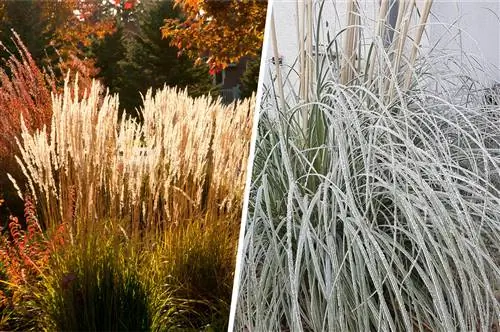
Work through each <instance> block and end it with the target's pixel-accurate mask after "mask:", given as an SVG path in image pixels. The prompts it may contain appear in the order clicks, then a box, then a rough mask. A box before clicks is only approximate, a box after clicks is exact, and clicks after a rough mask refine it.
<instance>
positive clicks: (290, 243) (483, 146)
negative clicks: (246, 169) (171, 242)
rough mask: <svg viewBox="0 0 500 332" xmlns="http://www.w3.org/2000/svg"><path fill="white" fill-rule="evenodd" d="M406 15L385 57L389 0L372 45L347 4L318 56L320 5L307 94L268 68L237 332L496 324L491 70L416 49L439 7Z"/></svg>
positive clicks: (498, 250) (307, 10)
mask: <svg viewBox="0 0 500 332" xmlns="http://www.w3.org/2000/svg"><path fill="white" fill-rule="evenodd" d="M400 4H401V6H400V8H399V13H398V20H397V23H396V29H395V31H394V38H393V40H392V42H391V43H390V44H389V45H388V44H387V43H386V42H385V39H384V38H385V37H384V36H385V31H387V30H386V29H385V28H384V27H385V26H386V24H385V20H386V18H387V13H388V11H387V10H388V1H382V2H381V6H380V11H379V21H377V22H378V24H375V27H374V29H375V31H374V32H373V33H372V35H373V36H374V37H373V38H372V37H370V39H367V38H364V39H363V37H362V36H364V33H365V32H366V31H365V30H364V29H366V27H365V26H364V25H363V24H364V23H363V22H364V21H363V19H362V16H360V15H359V14H360V12H359V10H358V7H357V2H356V1H348V4H347V9H348V10H350V12H351V14H350V15H348V21H347V25H346V26H345V29H343V30H342V31H341V32H340V33H338V34H336V32H337V31H331V32H330V37H329V39H327V40H326V43H325V44H326V45H327V48H326V52H327V53H328V55H329V56H324V57H320V56H316V55H313V52H312V45H313V44H314V43H317V42H318V40H319V38H320V37H318V36H320V35H321V29H324V27H325V25H324V24H321V22H323V21H322V20H323V19H324V16H322V13H321V8H322V2H319V4H316V5H315V6H313V3H312V2H311V1H305V2H301V3H299V4H298V7H297V8H298V13H299V20H300V19H301V18H304V22H306V23H307V22H309V23H308V24H310V27H309V28H307V27H308V25H307V24H305V25H304V26H305V27H306V28H304V29H302V31H301V33H300V36H301V37H300V38H301V41H300V42H299V45H300V49H299V58H298V61H297V62H296V67H295V68H293V71H294V72H296V73H298V77H299V79H300V81H299V85H298V86H299V87H298V88H297V89H296V90H292V91H291V93H290V91H287V89H288V87H290V86H293V85H290V84H287V79H288V78H287V77H288V76H287V73H286V72H285V73H283V72H282V71H283V69H284V67H279V66H278V65H276V66H275V67H273V68H269V70H270V73H271V76H272V82H268V83H269V84H268V87H267V91H266V93H264V100H263V102H262V104H261V116H260V122H259V128H258V131H259V135H258V140H257V144H256V151H255V160H254V166H253V179H252V186H251V190H250V208H249V216H248V222H247V225H246V231H245V241H244V248H243V259H242V266H241V268H242V277H241V280H239V283H240V287H239V297H238V302H237V311H236V324H235V325H236V329H237V330H241V329H245V330H248V331H278V330H284V331H287V330H291V331H372V330H377V331H490V330H491V329H492V328H493V326H494V325H495V324H498V319H499V317H500V305H499V302H498V299H497V298H495V293H496V292H498V290H500V119H499V118H498V112H500V108H499V107H498V105H494V104H493V105H489V104H487V103H486V102H485V98H484V91H485V88H486V87H487V81H486V80H485V77H486V75H487V73H486V72H484V73H482V75H484V76H483V77H474V76H473V72H474V71H473V70H472V69H471V68H470V67H468V66H467V65H466V64H464V63H460V64H459V65H457V63H455V62H454V61H455V60H454V58H453V57H450V56H449V54H446V53H444V52H443V53H441V52H440V51H438V50H439V48H437V49H435V50H433V51H431V52H430V53H422V52H421V49H420V47H419V44H420V40H421V39H422V36H423V34H424V27H425V24H426V21H427V15H428V13H429V11H430V10H431V5H432V1H424V2H423V3H422V4H421V5H420V6H419V7H418V8H417V7H414V5H415V4H414V2H400ZM313 8H315V10H316V12H315V10H313ZM417 9H418V10H417ZM316 15H317V16H316ZM406 18H408V19H406ZM271 29H272V30H274V29H273V27H271ZM273 33H274V31H271V34H273ZM323 42H325V40H323ZM273 43H274V46H275V47H274V49H275V50H277V47H276V44H278V43H279V39H276V38H275V39H274V40H273ZM362 45H368V47H367V48H363V47H361V46H362ZM340 50H341V51H340ZM275 56H277V52H276V53H275ZM463 56H464V57H466V55H465V54H463ZM469 69H470V70H469ZM476 71H477V70H476ZM479 72H481V71H479Z"/></svg>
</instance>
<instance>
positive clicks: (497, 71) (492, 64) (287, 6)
mask: <svg viewBox="0 0 500 332" xmlns="http://www.w3.org/2000/svg"><path fill="white" fill-rule="evenodd" d="M334 2H335V3H336V5H337V11H335V10H334V9H333V8H334V7H333V5H332V4H333V3H334ZM422 2H423V0H417V4H419V3H420V4H421V3H422ZM346 3H347V1H345V0H343V1H333V0H326V5H325V9H324V13H325V14H326V15H328V19H326V20H327V21H329V28H330V30H331V31H332V30H334V28H333V27H335V29H338V28H339V26H341V25H345V22H346V18H345V14H344V13H345V7H346ZM360 3H361V4H362V10H363V12H364V13H366V14H368V15H366V16H367V17H372V18H373V19H374V18H375V13H376V10H377V8H378V4H379V1H378V0H370V1H360ZM271 5H272V8H273V14H274V17H275V22H276V34H277V39H278V48H279V53H280V55H282V56H283V62H284V67H285V68H286V67H287V66H291V65H293V63H294V61H295V59H296V57H297V50H298V41H297V21H298V19H297V10H296V7H297V4H296V1H295V0H273V1H272V3H271ZM325 17H326V16H325ZM429 21H430V24H429V27H428V29H427V31H428V37H429V39H428V40H424V42H423V43H424V46H432V45H434V44H435V43H437V42H438V41H439V42H440V43H441V47H446V48H451V49H460V48H461V49H462V50H464V51H465V52H467V53H470V54H472V55H473V56H474V57H475V59H477V60H478V61H479V62H480V63H481V65H482V66H485V65H486V64H488V67H489V69H490V76H491V78H492V80H493V81H494V80H497V81H499V82H500V1H499V0H479V1H470V0H467V1H464V0H435V1H434V5H433V9H432V14H431V17H430V20H429ZM364 23H365V24H366V23H368V25H370V24H372V21H371V20H370V19H369V20H368V21H367V22H364ZM450 25H451V26H452V28H451V33H450ZM267 28H269V27H267ZM366 30H367V31H370V29H366ZM446 30H448V32H447V33H445V31H446ZM443 35H446V40H445V41H444V40H443ZM270 44H271V43H268V45H267V46H266V47H267V48H268V52H267V54H268V55H269V56H268V57H269V58H270V57H271V56H272V55H273V51H272V47H271V45H270ZM457 53H458V52H457Z"/></svg>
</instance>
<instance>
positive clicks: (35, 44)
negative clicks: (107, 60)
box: [0, 0, 136, 78]
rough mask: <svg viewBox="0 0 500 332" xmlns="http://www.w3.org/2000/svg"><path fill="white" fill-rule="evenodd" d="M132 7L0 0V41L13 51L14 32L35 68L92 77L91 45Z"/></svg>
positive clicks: (130, 3)
mask: <svg viewBox="0 0 500 332" xmlns="http://www.w3.org/2000/svg"><path fill="white" fill-rule="evenodd" d="M135 7H136V0H115V1H84V0H64V1H37V0H24V1H2V2H1V3H0V40H1V41H2V43H3V44H4V45H6V49H9V50H11V49H14V50H15V47H12V46H13V45H12V41H11V36H12V30H15V31H16V32H17V33H18V34H19V36H20V37H21V40H23V42H24V44H25V45H26V47H27V49H28V50H29V52H30V53H31V56H32V57H33V59H34V60H35V61H36V63H37V65H39V66H44V67H51V68H52V69H53V70H54V71H55V72H56V74H58V76H59V77H60V78H62V77H64V76H65V74H66V72H67V70H71V71H73V72H76V71H79V72H80V74H81V76H82V75H83V76H84V77H88V78H92V77H94V76H96V74H97V73H98V68H96V66H95V61H94V58H93V53H92V51H93V50H92V46H93V45H94V44H95V42H96V41H98V40H102V39H103V38H104V37H105V36H106V35H109V34H112V33H113V32H114V31H115V29H116V21H117V19H118V18H121V17H126V16H127V15H128V14H129V13H131V12H133V9H134V8H135ZM9 56H10V54H4V55H3V58H8V57H9Z"/></svg>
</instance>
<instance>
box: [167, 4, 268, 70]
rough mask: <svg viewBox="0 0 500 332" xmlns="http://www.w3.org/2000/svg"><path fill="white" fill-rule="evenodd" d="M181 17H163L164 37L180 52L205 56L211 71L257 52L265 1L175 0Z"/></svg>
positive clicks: (262, 26) (261, 36) (263, 24)
mask: <svg viewBox="0 0 500 332" xmlns="http://www.w3.org/2000/svg"><path fill="white" fill-rule="evenodd" d="M175 3H176V6H178V7H179V8H180V9H181V10H182V12H183V13H184V16H185V17H184V18H183V19H179V18H177V19H166V20H165V25H164V26H163V27H162V35H163V37H164V38H170V41H171V45H172V46H176V47H177V48H178V49H179V51H180V53H187V54H188V55H189V56H191V57H194V58H196V59H197V62H201V61H203V59H204V58H207V59H206V62H207V63H208V65H209V66H210V70H211V72H212V73H214V72H217V71H220V70H222V69H224V68H225V67H227V65H228V64H230V63H236V62H238V61H239V59H241V58H242V57H244V56H251V57H254V56H259V55H260V49H261V48H262V42H263V39H264V27H265V20H266V9H267V1H262V0H261V1H259V0H243V1H242V0H228V1H220V0H176V1H175Z"/></svg>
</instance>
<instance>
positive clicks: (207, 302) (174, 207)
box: [12, 81, 254, 331]
mask: <svg viewBox="0 0 500 332" xmlns="http://www.w3.org/2000/svg"><path fill="white" fill-rule="evenodd" d="M78 86H79V85H78V82H74V83H73V84H70V83H68V81H66V84H65V86H64V91H63V93H62V94H60V95H54V96H53V101H52V105H53V109H52V111H53V112H52V121H51V126H50V129H48V128H46V127H44V128H42V129H41V130H38V131H35V132H34V133H30V132H29V131H28V130H27V128H26V127H23V129H22V135H21V139H20V140H19V141H18V144H19V149H20V155H19V156H18V157H17V161H18V163H19V165H20V168H21V169H22V171H23V174H24V176H25V179H26V182H27V184H28V190H29V192H30V194H31V195H33V198H34V201H35V202H36V207H37V209H38V211H39V220H40V224H41V226H42V228H43V230H44V231H46V232H47V234H49V235H50V234H52V232H53V231H54V230H55V229H57V228H58V227H59V225H65V227H66V228H65V229H66V232H67V233H66V235H67V241H66V243H65V245H66V246H67V252H66V251H64V250H61V251H59V252H57V253H54V254H53V255H52V256H51V260H50V269H51V271H52V272H51V273H49V274H47V275H46V276H44V278H43V280H42V286H41V288H39V289H35V290H34V293H35V294H36V298H35V300H33V302H32V307H33V308H34V309H33V310H36V311H37V312H38V313H40V314H39V315H37V318H35V319H34V320H33V322H34V324H35V325H36V326H37V328H39V329H46V330H54V329H55V330H77V329H83V330H88V329H91V330H95V329H106V330H117V329H118V330H126V329H132V330H149V329H153V330H160V331H162V330H169V329H170V328H175V329H184V328H192V329H193V330H200V329H202V328H209V327H211V328H214V326H215V328H224V327H225V326H227V316H228V315H227V312H228V311H229V299H230V293H231V283H232V278H233V275H232V271H233V270H234V261H235V256H236V242H237V240H236V239H237V237H238V235H237V229H238V227H239V216H240V213H241V200H242V196H243V186H244V179H245V165H246V161H247V156H248V143H249V139H250V132H251V119H252V113H253V105H254V99H253V98H250V99H247V100H243V101H240V102H238V103H234V104H231V105H223V104H222V103H221V100H220V99H212V98H211V97H198V98H194V99H193V98H191V97H189V96H188V95H187V92H186V91H180V90H177V89H175V88H169V87H165V88H163V89H160V90H157V91H155V92H153V91H149V92H148V93H147V94H146V96H145V97H144V108H143V109H142V112H141V119H142V122H141V123H139V122H136V121H135V120H133V119H129V118H126V117H125V115H124V116H122V117H119V116H118V114H119V107H118V99H117V97H116V96H110V95H108V94H107V93H106V92H105V91H104V89H103V88H102V87H101V86H100V85H99V84H98V83H96V82H94V83H93V84H92V86H91V89H90V90H86V91H84V92H82V91H81V90H79V89H78ZM12 180H14V179H12ZM13 182H14V183H16V182H15V181H13ZM68 285H73V286H71V287H72V288H71V287H70V286H68ZM68 289H69V290H68ZM108 306H109V308H111V309H110V310H109V315H107V316H102V315H101V313H102V312H103V311H105V310H106V309H104V308H108ZM135 310H137V313H136V314H135V315H134V313H133V312H134V311H135Z"/></svg>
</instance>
